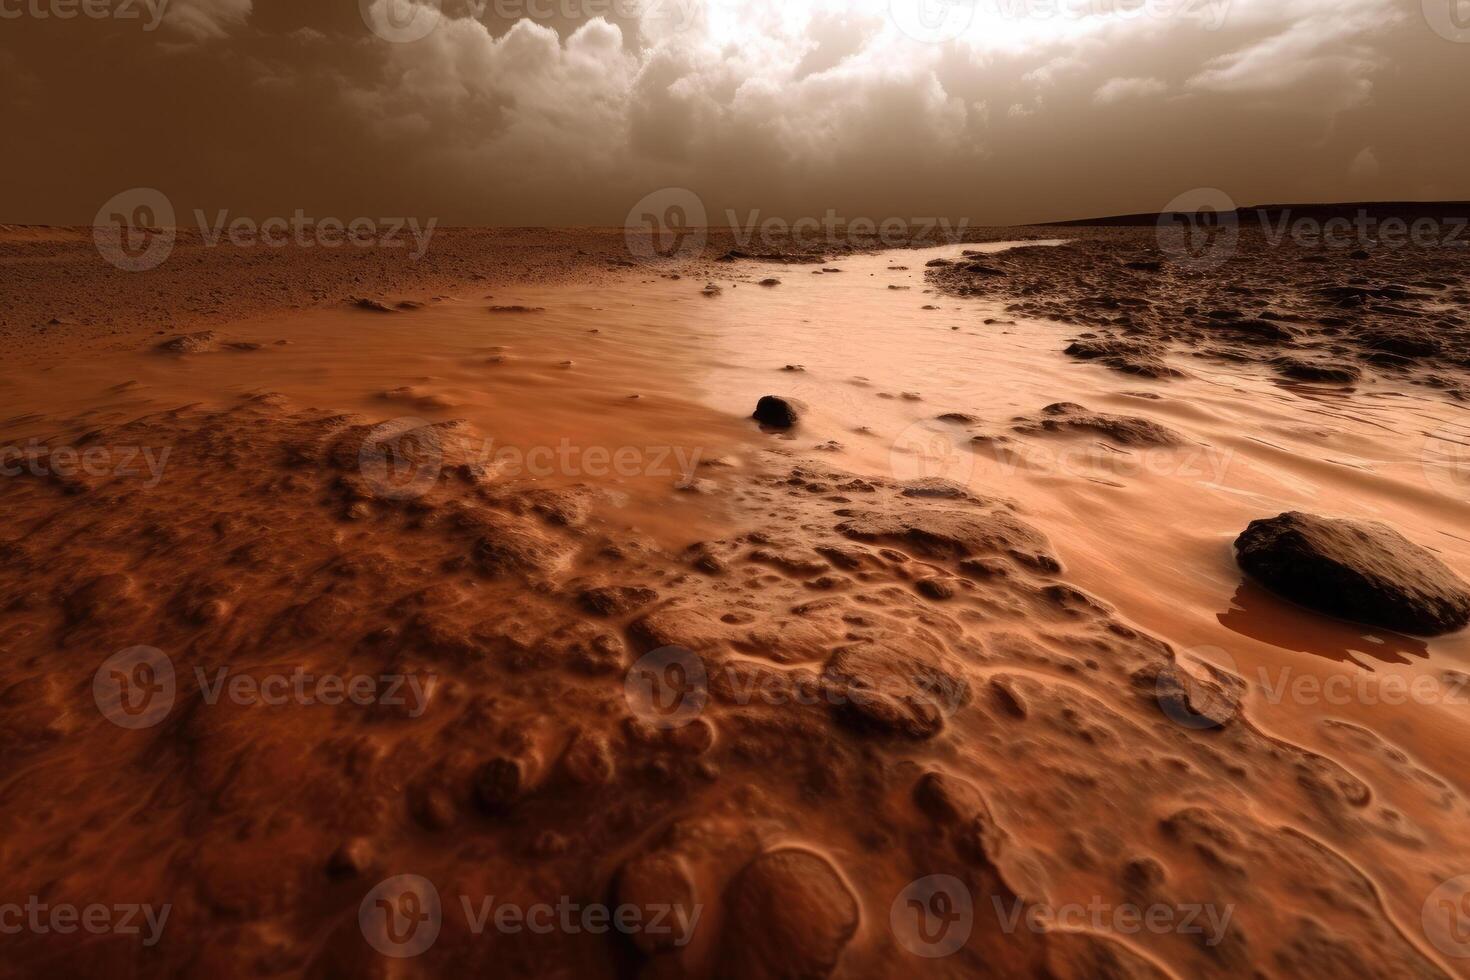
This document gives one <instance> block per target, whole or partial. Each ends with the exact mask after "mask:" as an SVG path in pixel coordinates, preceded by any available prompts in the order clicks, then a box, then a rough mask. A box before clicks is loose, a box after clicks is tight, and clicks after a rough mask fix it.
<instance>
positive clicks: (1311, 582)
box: [1235, 511, 1470, 636]
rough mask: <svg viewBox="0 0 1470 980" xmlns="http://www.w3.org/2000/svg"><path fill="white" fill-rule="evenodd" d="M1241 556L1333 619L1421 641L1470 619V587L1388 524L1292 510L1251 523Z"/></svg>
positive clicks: (1254, 571)
mask: <svg viewBox="0 0 1470 980" xmlns="http://www.w3.org/2000/svg"><path fill="white" fill-rule="evenodd" d="M1235 555H1236V560H1237V561H1239V562H1240V567H1241V568H1243V569H1244V570H1245V571H1246V572H1247V573H1249V574H1250V575H1251V576H1252V577H1254V578H1255V579H1257V580H1258V581H1259V582H1261V583H1262V584H1263V585H1265V586H1266V587H1267V588H1269V589H1271V590H1272V591H1273V592H1276V593H1277V594H1279V595H1281V596H1284V597H1285V598H1287V599H1290V600H1292V601H1293V602H1297V603H1300V604H1301V605H1303V606H1307V607H1308V608H1311V609H1315V610H1318V611H1319V612H1324V613H1327V614H1329V615H1332V616H1339V617H1341V618H1343V619H1350V620H1354V621H1356V622H1361V623H1367V624H1369V625H1372V626H1382V627H1385V628H1387V629H1392V630H1398V631H1400V632H1403V633H1414V634H1419V635H1423V636H1433V635H1436V634H1439V633H1448V632H1450V631H1452V630H1457V629H1460V628H1462V627H1463V626H1464V625H1465V624H1466V623H1467V622H1470V585H1466V583H1465V582H1464V581H1463V580H1462V579H1461V578H1460V577H1459V576H1458V575H1456V574H1455V573H1454V572H1453V571H1451V570H1450V569H1449V568H1448V567H1447V566H1446V565H1445V564H1444V563H1443V562H1442V561H1440V560H1439V559H1438V558H1436V557H1435V556H1434V555H1433V554H1431V553H1430V552H1428V551H1426V550H1425V549H1423V548H1421V547H1419V546H1418V545H1416V544H1414V543H1413V542H1412V541H1410V540H1408V539H1407V538H1405V537H1404V536H1403V535H1402V534H1399V533H1398V532H1397V531H1395V530H1394V529H1393V528H1391V527H1389V526H1388V525H1386V524H1380V523H1377V522H1366V521H1364V522H1359V521H1350V520H1334V519H1331V518H1326V517H1317V516H1315V515H1312V514H1303V513H1299V512H1296V511H1291V512H1288V513H1285V514H1281V515H1280V516H1278V517H1272V518H1268V519H1264V520H1258V521H1252V522H1251V523H1250V526H1249V527H1247V528H1246V529H1245V531H1244V532H1243V533H1242V534H1241V535H1240V537H1238V538H1236V539H1235Z"/></svg>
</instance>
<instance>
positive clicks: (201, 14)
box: [163, 0, 252, 41]
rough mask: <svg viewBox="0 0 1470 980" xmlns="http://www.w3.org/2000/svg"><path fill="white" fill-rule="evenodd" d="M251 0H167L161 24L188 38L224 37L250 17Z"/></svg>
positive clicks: (193, 39) (205, 39)
mask: <svg viewBox="0 0 1470 980" xmlns="http://www.w3.org/2000/svg"><path fill="white" fill-rule="evenodd" d="M251 8H252V0H168V6H167V8H166V9H165V11H164V14H163V25H164V26H165V27H166V28H168V29H169V30H171V31H173V32H175V33H177V34H182V35H183V36H184V37H185V38H187V39H188V40H190V41H209V40H217V39H219V38H223V37H227V36H228V35H229V34H230V32H231V31H233V30H236V29H238V28H240V27H243V26H244V24H245V22H246V21H247V20H249V19H250V13H251Z"/></svg>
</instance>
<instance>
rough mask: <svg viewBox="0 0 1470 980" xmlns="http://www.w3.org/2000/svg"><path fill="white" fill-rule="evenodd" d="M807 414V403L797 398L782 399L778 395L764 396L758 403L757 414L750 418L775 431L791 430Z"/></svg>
mask: <svg viewBox="0 0 1470 980" xmlns="http://www.w3.org/2000/svg"><path fill="white" fill-rule="evenodd" d="M805 413H806V403H805V402H801V401H798V400H796V399H795V398H781V397H780V396H778V395H764V396H762V398H761V400H760V401H758V402H756V405H755V412H753V413H752V414H751V416H750V417H751V418H753V419H755V420H756V421H757V422H759V423H760V424H761V425H769V426H771V427H772V428H775V429H789V428H791V427H792V426H793V425H795V424H796V423H797V422H800V421H801V417H802V415H804V414H805Z"/></svg>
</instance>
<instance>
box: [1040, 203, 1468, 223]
mask: <svg viewBox="0 0 1470 980" xmlns="http://www.w3.org/2000/svg"><path fill="white" fill-rule="evenodd" d="M1260 212H1265V214H1266V218H1267V220H1268V221H1273V222H1279V221H1280V220H1281V216H1282V215H1283V214H1289V215H1290V217H1291V218H1312V219H1314V220H1317V221H1327V220H1329V219H1332V218H1347V219H1348V220H1349V221H1351V220H1352V219H1354V218H1356V217H1357V216H1358V215H1359V214H1365V215H1366V216H1367V217H1368V218H1369V219H1371V220H1374V221H1383V220H1384V219H1385V218H1402V219H1404V220H1405V221H1414V220H1416V219H1419V218H1433V219H1435V220H1443V219H1446V218H1466V217H1470V201H1360V202H1357V203H1346V204H1258V205H1253V206H1251V207H1243V208H1236V209H1235V213H1236V215H1237V216H1238V217H1239V218H1241V219H1242V220H1244V219H1246V218H1249V219H1251V220H1257V219H1258V217H1259V213H1260ZM1175 213H1178V212H1154V213H1152V214H1118V215H1112V216H1111V217H1106V218H1079V219H1073V220H1070V221H1044V222H1042V223H1041V226H1043V227H1080V226H1084V225H1094V226H1115V227H1126V226H1135V225H1152V224H1157V223H1158V221H1159V218H1161V217H1163V215H1165V214H1175Z"/></svg>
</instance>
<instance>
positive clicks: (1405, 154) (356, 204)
mask: <svg viewBox="0 0 1470 980" xmlns="http://www.w3.org/2000/svg"><path fill="white" fill-rule="evenodd" d="M418 2H419V0H361V2H359V0H0V125H3V127H4V133H5V137H4V152H3V154H0V177H3V179H4V187H5V188H6V190H5V193H4V197H3V201H0V221H20V222H49V223H90V222H91V220H92V218H93V216H94V215H95V213H96V212H97V209H98V207H99V206H100V205H101V204H102V203H103V202H104V201H105V200H107V199H108V198H109V197H111V196H112V195H113V194H115V193H117V192H118V191H121V190H123V189H125V188H131V187H136V186H144V187H153V188H157V189H159V190H161V191H162V192H163V193H164V194H165V195H167V196H168V197H169V199H170V200H172V201H173V202H174V204H175V206H176V209H177V211H178V213H179V215H180V223H181V224H182V223H185V222H186V220H192V219H186V217H185V216H187V215H189V214H190V212H191V211H192V209H194V208H201V209H204V210H206V211H208V212H209V213H210V214H216V213H217V212H219V211H220V210H227V211H228V212H229V213H230V214H231V215H232V216H233V215H244V216H250V217H253V218H256V219H257V220H259V219H263V218H265V217H269V216H274V215H291V214H293V213H294V212H295V211H296V210H297V209H302V210H304V211H305V212H306V214H308V215H310V216H316V217H324V216H336V217H342V218H351V217H354V216H359V215H363V216H375V217H376V216H408V215H415V216H421V217H431V216H432V217H437V218H439V220H440V221H441V222H443V223H446V224H456V223H492V224H608V225H620V224H622V223H623V222H624V220H625V217H626V216H627V214H628V210H629V208H630V207H632V206H633V204H634V203H635V202H636V201H637V200H638V199H639V198H641V197H643V195H645V194H647V193H649V192H650V191H653V190H655V189H656V188H660V187H664V186H681V187H687V188H690V189H692V190H693V191H694V192H696V193H697V194H698V195H699V197H700V198H701V199H702V200H703V201H704V203H705V204H706V206H707V209H708V213H709V216H710V220H711V221H712V222H715V223H723V221H724V220H725V217H724V209H726V208H734V209H736V210H737V212H738V213H739V214H740V215H741V216H745V215H746V213H747V211H748V210H749V209H754V208H759V209H761V214H762V216H766V215H774V214H780V215H785V216H788V217H792V218H795V217H799V216H804V215H814V216H819V217H820V216H822V215H823V214H825V213H826V212H827V210H828V209H832V210H835V211H836V212H837V213H838V214H839V215H840V216H842V217H847V218H855V217H869V218H872V219H875V220H879V219H882V218H885V217H891V216H897V217H921V216H940V215H944V216H950V217H953V218H960V217H965V218H968V219H969V220H970V221H972V222H973V223H976V224H985V223H1009V222H1021V221H1028V220H1049V219H1055V218H1067V217H1078V216H1087V215H1100V214H1111V213H1119V212H1131V211H1155V210H1159V209H1161V208H1163V207H1164V206H1165V205H1166V204H1168V202H1169V201H1170V200H1171V199H1173V198H1174V197H1175V196H1176V195H1178V194H1180V193H1182V192H1185V191H1188V190H1190V189H1192V188H1196V187H1202V186H1214V187H1219V188H1221V189H1223V190H1225V191H1226V192H1227V193H1228V194H1229V195H1231V196H1232V197H1233V198H1234V199H1235V200H1237V201H1238V202H1239V203H1242V204H1246V203H1265V202H1275V201H1329V200H1371V199H1400V198H1416V199H1434V198H1457V199H1463V198H1470V166H1467V160H1470V152H1467V151H1470V135H1467V133H1470V127H1467V126H1466V118H1467V115H1470V112H1467V110H1470V0H1422V3H1421V0H975V2H973V3H966V2H960V0H950V2H949V3H946V2H945V0H892V2H891V3H890V2H889V0H847V2H841V0H812V2H801V0H443V6H442V9H441V7H440V6H439V5H438V4H427V5H424V6H422V8H421V9H420V8H416V7H415V6H414V4H416V3H418ZM1454 4H1459V5H1460V6H1459V7H1458V8H1456V7H1454V6H1453V5H1454ZM66 12H72V13H73V14H74V16H72V17H70V18H63V17H62V16H60V15H61V14H63V13H66ZM415 14H417V17H415V16H413V15H415ZM43 15H44V16H43ZM1456 16H1458V18H1459V19H1458V20H1456V19H1455V17H1456ZM1459 25H1463V27H1461V26H1459ZM372 27H376V28H377V30H376V32H375V31H374V30H373V29H371V28H372ZM420 34H422V35H423V36H422V37H417V35H420ZM381 35H388V36H389V37H396V38H405V39H404V40H388V39H385V37H384V36H381ZM410 37H416V38H417V39H414V40H407V39H406V38H410ZM1456 38H1458V40H1456Z"/></svg>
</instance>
